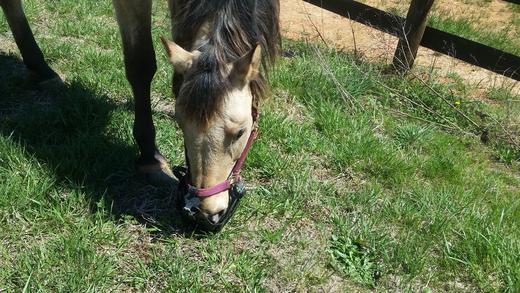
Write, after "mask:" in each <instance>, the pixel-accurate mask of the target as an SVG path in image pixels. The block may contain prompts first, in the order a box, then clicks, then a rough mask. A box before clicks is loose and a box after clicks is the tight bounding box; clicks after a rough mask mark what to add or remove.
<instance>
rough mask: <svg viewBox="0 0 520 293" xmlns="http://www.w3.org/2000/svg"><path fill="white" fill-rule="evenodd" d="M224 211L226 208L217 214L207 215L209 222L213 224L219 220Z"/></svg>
mask: <svg viewBox="0 0 520 293" xmlns="http://www.w3.org/2000/svg"><path fill="white" fill-rule="evenodd" d="M225 213H226V210H222V211H220V212H219V213H218V214H214V215H211V216H208V221H209V222H210V223H211V224H213V225H215V224H217V223H218V222H219V220H220V219H222V217H223V216H224V214H225Z"/></svg>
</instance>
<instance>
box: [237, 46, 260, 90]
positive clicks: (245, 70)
mask: <svg viewBox="0 0 520 293" xmlns="http://www.w3.org/2000/svg"><path fill="white" fill-rule="evenodd" d="M261 64H262V47H261V46H260V45H256V46H255V47H254V48H253V49H252V50H251V51H249V53H247V54H246V55H244V56H242V57H240V58H239V59H238V60H237V61H235V62H233V69H232V71H231V76H232V78H233V79H234V80H236V81H238V82H240V83H248V82H250V81H251V80H252V79H254V78H255V77H256V76H257V75H258V74H260V65H261Z"/></svg>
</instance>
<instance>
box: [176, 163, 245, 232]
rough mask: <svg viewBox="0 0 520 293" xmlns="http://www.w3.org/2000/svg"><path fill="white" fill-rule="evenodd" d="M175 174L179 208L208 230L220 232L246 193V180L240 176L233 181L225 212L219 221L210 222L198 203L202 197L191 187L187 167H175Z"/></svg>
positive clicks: (188, 217) (189, 218)
mask: <svg viewBox="0 0 520 293" xmlns="http://www.w3.org/2000/svg"><path fill="white" fill-rule="evenodd" d="M173 173H174V175H175V176H176V177H177V178H178V179H179V185H178V186H177V190H176V198H177V209H178V210H179V212H180V213H181V214H182V215H183V217H184V218H185V219H187V220H188V221H191V222H193V223H195V224H196V225H197V228H200V229H202V230H204V231H208V232H219V231H220V230H222V228H223V227H224V225H225V224H226V223H227V222H228V221H229V219H230V218H231V217H232V216H233V214H234V213H235V211H236V208H237V207H238V204H239V203H240V200H241V199H242V197H244V195H245V194H246V186H245V184H244V181H243V180H242V179H241V178H240V176H239V177H237V179H236V180H235V181H234V182H233V183H232V185H231V188H230V189H229V190H228V193H229V206H228V208H227V209H226V211H225V212H224V214H223V215H222V216H221V217H220V218H219V220H218V222H217V223H212V222H210V221H209V220H208V219H207V218H206V217H205V216H204V215H203V214H202V212H201V211H200V209H199V207H198V203H199V202H200V198H199V197H198V196H197V194H196V193H195V191H194V190H193V189H192V188H190V184H189V182H190V176H189V172H188V169H187V168H186V167H175V168H174V169H173Z"/></svg>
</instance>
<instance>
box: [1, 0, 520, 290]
mask: <svg viewBox="0 0 520 293" xmlns="http://www.w3.org/2000/svg"><path fill="white" fill-rule="evenodd" d="M154 4H155V7H154V18H153V23H154V30H153V35H154V40H155V41H156V48H157V56H158V67H159V70H158V72H157V75H156V78H155V80H154V83H153V100H154V119H155V122H156V125H157V128H158V144H159V145H160V147H161V149H162V151H163V153H164V154H165V155H166V156H167V157H168V158H169V159H170V160H171V162H172V164H180V163H181V162H183V153H182V138H181V133H180V131H179V130H178V128H177V126H176V125H175V123H174V122H173V120H172V118H171V114H172V111H173V108H172V106H171V105H172V104H173V99H172V97H171V94H170V93H171V90H170V80H171V68H170V66H169V65H168V64H167V62H166V58H165V56H164V54H163V51H162V50H161V47H160V42H159V36H160V35H167V34H168V29H169V22H170V20H169V18H168V16H167V15H166V14H165V11H166V9H165V3H163V2H161V1H156V2H155V3H154ZM25 5H26V12H27V14H28V17H29V19H30V20H31V22H32V24H33V28H34V30H35V32H36V36H37V39H38V41H39V42H40V44H41V46H42V48H43V51H44V52H45V54H46V56H47V58H48V60H49V61H50V63H51V65H52V66H53V68H55V69H56V70H57V71H58V72H59V73H60V75H62V76H63V77H64V79H65V80H66V83H67V85H66V86H65V87H63V88H55V89H46V90H42V89H38V88H37V87H35V86H34V85H33V83H32V82H31V76H30V74H29V73H28V72H27V71H26V70H25V69H24V67H23V65H22V63H21V62H20V60H19V57H18V54H17V53H16V50H15V46H14V42H13V41H12V38H11V36H10V33H9V31H8V28H7V24H6V22H5V19H4V18H3V16H2V17H0V77H1V78H0V195H1V196H0V291H5V290H8V291H9V292H10V291H26V292H32V291H45V292H55V291H66V292H77V291H79V292H83V291H92V292H104V291H130V292H132V291H146V292H164V291H189V292H192V291H195V292H197V291H199V292H207V291H319V290H323V291H327V292H328V291H335V292H342V291H343V292H345V291H348V292H364V291H388V290H396V291H410V292H417V291H425V292H428V291H435V292H437V291H449V292H475V291H484V292H496V291H506V292H507V291H508V292H517V291H519V290H520V260H519V259H518V255H519V252H520V235H519V234H518V231H519V229H520V227H519V226H520V225H519V222H518V219H519V218H520V199H519V197H518V195H519V194H520V177H519V174H520V163H519V161H520V149H519V148H518V144H519V142H518V137H519V136H518V133H519V130H518V125H520V123H519V121H518V119H520V118H519V117H520V115H519V114H520V105H519V100H520V97H519V96H518V95H515V94H514V92H513V91H512V88H511V87H510V86H508V85H507V84H503V86H493V87H489V88H486V89H485V90H482V89H479V90H476V89H475V88H474V87H473V86H469V85H468V84H467V83H466V82H465V81H464V79H462V78H461V77H460V76H458V75H455V74H453V75H451V78H450V79H448V80H446V79H445V78H442V77H441V78H439V77H438V76H437V75H436V72H435V71H434V70H430V68H420V67H419V68H417V70H416V71H415V72H414V73H413V74H411V75H410V76H406V77H400V76H395V75H391V74H387V73H386V72H387V70H386V67H385V66H384V65H383V64H380V63H378V62H374V61H371V62H368V61H366V59H363V58H362V57H360V56H359V55H357V56H356V55H353V54H349V53H342V52H338V51H336V50H335V49H330V48H326V47H324V46H321V45H318V44H317V43H312V42H305V41H289V40H286V41H285V42H284V54H283V55H284V57H282V58H281V59H280V62H279V65H278V66H277V67H276V69H275V70H274V72H273V73H272V74H271V85H272V87H273V94H272V98H270V99H269V100H267V101H266V102H264V103H263V106H262V112H261V120H260V126H261V134H260V137H259V140H258V141H257V143H256V144H255V145H254V147H253V149H252V153H251V155H250V157H249V159H248V161H247V163H246V167H245V170H244V171H245V174H244V175H245V178H247V180H248V183H249V187H250V190H249V194H248V196H247V197H246V198H245V199H244V200H243V202H242V205H241V207H240V208H239V210H238V211H237V214H236V215H235V216H234V218H233V219H232V220H231V221H230V223H229V224H228V225H227V226H226V227H225V229H224V231H223V232H221V233H219V234H216V235H196V234H193V233H191V232H190V231H189V229H185V227H184V226H183V225H182V223H181V222H180V220H179V219H178V217H177V216H176V214H175V210H174V209H173V203H172V198H171V193H170V192H169V191H168V190H166V189H161V188H156V187H153V186H149V185H147V184H146V183H145V182H143V181H141V180H140V179H139V178H136V177H135V176H134V175H133V159H134V158H135V156H136V154H137V149H136V147H135V145H134V142H133V139H132V136H131V126H132V117H133V113H132V112H133V111H132V99H131V95H130V91H129V87H128V85H127V82H126V79H125V78H124V69H123V65H122V64H123V63H122V55H121V45H120V39H119V35H118V31H117V25H116V23H115V19H114V16H113V12H112V7H111V4H110V2H109V1H102V2H99V1H95V2H94V1H87V0H59V1H52V2H50V1H36V0H27V1H25ZM501 85H502V84H501Z"/></svg>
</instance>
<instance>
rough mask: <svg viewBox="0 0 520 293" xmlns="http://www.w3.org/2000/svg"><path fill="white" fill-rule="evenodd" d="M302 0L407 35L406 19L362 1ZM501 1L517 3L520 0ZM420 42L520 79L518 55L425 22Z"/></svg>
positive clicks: (358, 20) (392, 32)
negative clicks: (429, 25) (427, 24)
mask: <svg viewBox="0 0 520 293" xmlns="http://www.w3.org/2000/svg"><path fill="white" fill-rule="evenodd" d="M304 1H305V2H308V3H310V4H313V5H316V6H318V7H321V8H324V9H326V10H329V11H331V12H334V13H336V14H339V15H341V16H344V17H348V18H350V19H352V20H354V21H357V22H360V23H362V24H365V25H368V26H371V27H373V28H375V29H378V30H380V31H383V32H385V33H389V34H392V35H394V36H396V37H399V38H400V39H401V40H403V39H404V37H403V36H405V35H406V33H405V32H404V31H405V29H404V27H405V21H406V19H404V18H402V17H400V16H397V15H394V14H391V13H388V12H385V11H382V10H379V9H377V8H374V7H371V6H368V5H365V4H363V3H359V2H356V1H353V0H304ZM504 1H507V2H512V3H520V0H504ZM412 7H413V6H412ZM409 14H410V13H409ZM420 45H421V46H423V47H426V48H429V49H431V50H434V51H437V52H439V53H442V54H445V55H448V56H451V57H454V58H457V59H459V60H462V61H465V62H467V63H470V64H472V65H475V66H478V67H481V68H485V69H487V70H490V71H492V72H495V73H498V74H502V75H504V76H507V77H510V78H513V79H515V80H519V81H520V57H519V56H516V55H513V54H510V53H507V52H504V51H502V50H499V49H496V48H493V47H490V46H487V45H484V44H481V43H478V42H475V41H471V40H468V39H465V38H463V37H460V36H457V35H454V34H451V33H448V32H444V31H441V30H438V29H435V28H432V27H428V26H427V27H426V28H425V29H424V34H423V35H422V38H420ZM396 56H397V54H396ZM414 57H415V56H414ZM412 64H413V61H412Z"/></svg>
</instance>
